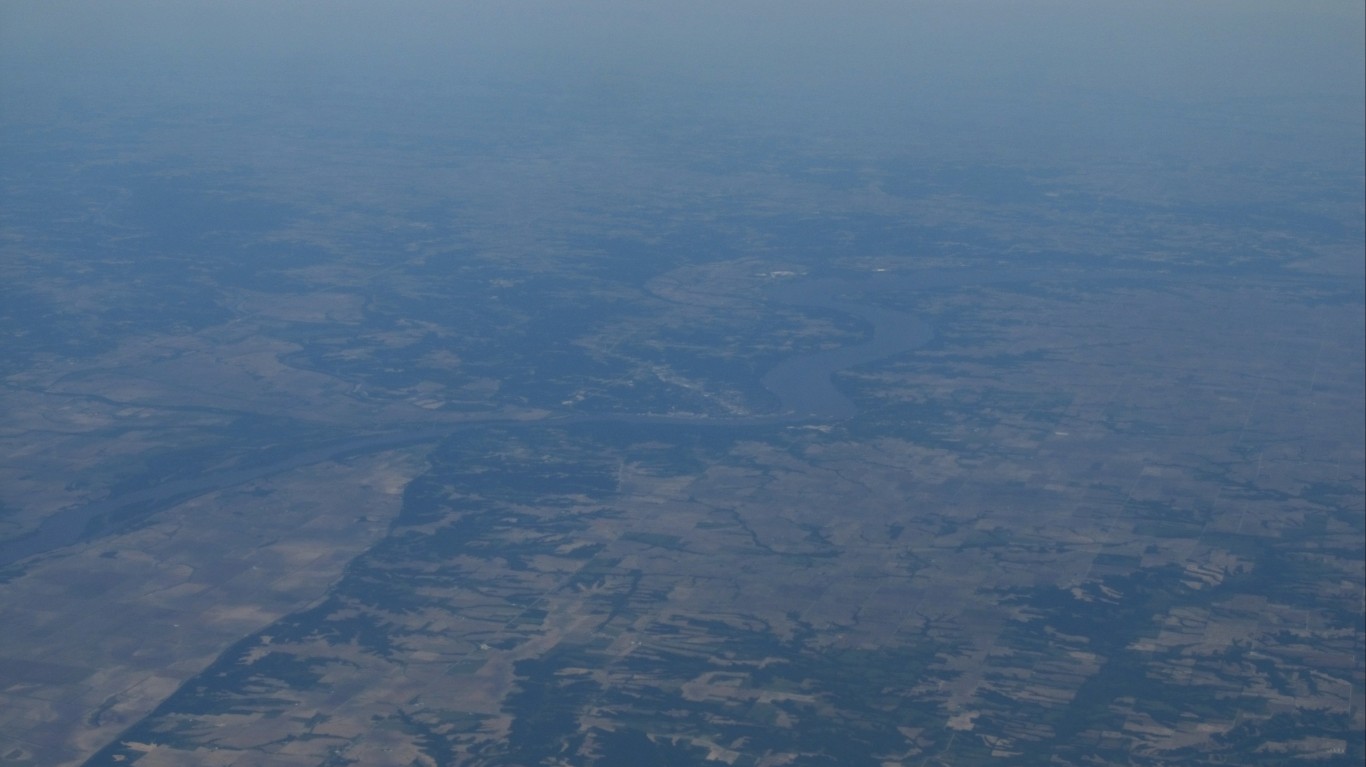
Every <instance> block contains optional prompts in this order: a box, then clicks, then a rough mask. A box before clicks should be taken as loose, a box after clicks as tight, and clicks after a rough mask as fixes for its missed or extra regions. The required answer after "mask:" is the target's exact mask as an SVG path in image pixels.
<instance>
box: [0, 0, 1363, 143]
mask: <svg viewBox="0 0 1366 767" xmlns="http://www.w3.org/2000/svg"><path fill="white" fill-rule="evenodd" d="M1363 24H1366V14H1364V13H1363V3H1361V2H1360V0H1327V1H1321V2H1315V1H1313V0H1310V1H1309V2H1301V1H1297V2H1284V1H1283V0H1261V1H1255V0H1254V1H1249V0H1217V1H1214V2H1188V1H1182V2H1166V1H1163V2H1140V3H1095V2H1059V1H1056V0H1041V1H1039V2H1005V1H1003V0H976V1H973V0H966V1H965V0H955V1H954V2H937V1H936V2H890V1H888V2H873V1H870V0H855V1H854V2H840V3H834V2H778V1H777V0H767V1H765V2H743V1H742V2H731V1H727V2H720V1H715V2H713V1H710V0H701V1H698V0H692V1H690V2H673V1H668V2H649V3H643V2H626V1H625V0H589V1H584V2H550V1H548V0H530V1H527V2H517V1H516V0H497V1H496V2H460V3H451V2H383V3H381V2H358V1H356V0H350V1H343V2H326V3H323V2H290V3H281V2H275V1H274V0H269V1H261V2H256V1H254V0H249V1H247V2H242V1H237V2H181V1H179V0H131V1H125V2H116V3H111V2H103V1H102V0H56V1H53V0H41V1H38V0H9V1H8V2H6V3H4V4H3V5H0V35H3V37H0V51H3V53H0V66H3V69H0V74H2V76H3V80H2V81H0V98H3V101H0V107H3V109H4V112H5V116H4V118H3V119H6V120H11V121H17V122H25V121H26V120H29V119H33V120H38V121H39V122H41V121H43V120H47V119H56V118H54V117H51V116H50V114H51V113H50V112H49V110H50V108H51V107H52V105H53V104H65V105H67V107H70V105H71V104H73V103H81V104H84V105H86V106H87V107H88V108H93V109H96V110H98V109H99V108H100V105H101V104H103V103H106V102H108V103H117V104H118V106H119V107H120V109H123V110H124V111H127V110H128V109H129V108H132V109H134V110H136V109H137V108H138V104H144V105H145V108H146V109H148V110H153V109H157V108H160V107H162V106H164V105H165V104H166V103H174V102H176V101H177V100H178V99H181V100H184V99H189V100H191V101H193V102H195V103H205V102H211V101H212V100H214V99H220V100H221V101H222V102H223V103H233V102H235V101H241V102H244V103H245V102H246V101H252V100H255V101H256V102H259V103H260V104H262V105H264V106H263V107H262V108H263V109H268V108H269V106H270V105H271V104H286V103H296V102H301V101H303V102H306V100H307V99H308V98H312V97H316V94H318V93H324V92H326V93H331V92H344V93H348V94H350V95H351V97H355V98H364V97H365V95H366V94H367V93H368V94H373V95H375V96H376V97H379V96H381V95H383V96H386V97H387V96H392V95H393V94H394V93H409V94H411V97H412V102H411V103H413V104H418V103H419V102H423V101H426V102H431V101H434V100H440V99H442V98H443V94H450V93H454V92H457V91H460V90H461V89H469V88H484V89H486V90H489V89H492V90H493V91H495V92H496V93H497V94H501V96H502V97H504V98H506V99H507V100H509V101H510V102H511V103H516V102H517V100H519V99H523V100H526V99H530V100H535V99H545V98H553V99H558V100H560V101H561V102H563V103H565V104H569V105H570V106H571V107H572V108H574V109H577V110H579V111H580V112H583V113H590V112H592V111H593V110H604V111H603V114H602V115H601V116H600V119H602V120H603V121H611V120H620V119H624V118H623V117H622V114H623V113H622V112H621V111H620V110H618V109H617V107H621V106H622V105H625V106H626V107H630V106H632V103H633V102H649V104H650V105H651V106H650V109H654V110H661V109H674V110H675V112H674V113H671V114H670V116H669V119H673V120H678V121H688V120H698V121H704V122H705V121H707V120H716V119H734V120H738V121H741V122H744V121H748V122H749V123H751V124H753V125H754V126H757V127H758V128H759V129H761V130H768V131H771V132H773V133H775V134H783V133H793V134H796V133H800V132H802V131H813V132H825V133H828V134H831V135H839V134H841V133H843V134H848V135H850V136H853V135H856V134H865V135H870V134H873V133H880V134H882V135H884V136H893V137H897V136H906V137H907V140H908V141H913V140H919V141H921V142H922V143H925V142H928V143H929V144H930V145H934V144H935V142H938V141H946V142H947V141H951V140H954V139H955V138H956V137H962V136H967V137H969V140H971V141H975V142H977V145H978V146H980V147H981V151H984V152H987V151H991V150H992V146H993V145H1001V146H1006V145H1018V146H1019V147H1021V149H1020V150H1018V151H1034V152H1047V151H1050V150H1057V151H1082V150H1083V149H1084V148H1086V147H1091V148H1093V151H1095V152H1098V153H1115V152H1123V151H1129V149H1133V148H1137V149H1136V151H1146V152H1157V153H1163V152H1165V153H1168V154H1171V153H1176V154H1180V153H1190V154H1192V156H1194V155H1196V154H1205V153H1214V154H1216V155H1217V154H1222V155H1224V157H1225V158H1226V159H1228V160H1229V161H1234V160H1237V161H1243V160H1246V159H1248V158H1255V157H1257V156H1260V155H1267V154H1268V153H1271V152H1273V150H1270V149H1268V148H1267V145H1266V143H1265V142H1266V141H1269V140H1270V141H1273V143H1275V144H1276V145H1277V147H1278V148H1277V149H1275V150H1274V153H1276V154H1278V155H1279V156H1280V157H1281V159H1284V160H1289V161H1295V162H1300V161H1304V162H1310V161H1312V162H1316V163H1327V162H1339V163H1345V164H1347V165H1349V166H1352V167H1359V166H1360V165H1361V164H1362V162H1363V161H1362V147H1361V143H1362V142H1361V140H1360V137H1361V132H1362V113H1363V108H1364V107H1363V93H1364V92H1366V82H1364V79H1363V71H1366V58H1364V56H1363V41H1362V28H1363ZM628 111H629V110H628ZM405 116H406V115H405V113H404V112H403V111H402V110H399V111H397V112H395V113H394V114H393V117H394V118H395V119H396V120H401V119H404V118H405ZM408 117H411V116H408ZM414 119H415V118H414ZM1272 134H1274V135H1272ZM1003 151H1009V150H1003ZM1297 158H1298V159H1297Z"/></svg>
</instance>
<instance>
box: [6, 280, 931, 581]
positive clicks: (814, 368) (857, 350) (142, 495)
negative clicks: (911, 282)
mask: <svg viewBox="0 0 1366 767" xmlns="http://www.w3.org/2000/svg"><path fill="white" fill-rule="evenodd" d="M891 285H892V286H893V287H894V286H895V285H896V281H892V282H891ZM917 286H918V287H926V286H927V285H926V284H925V283H924V281H923V280H921V281H920V282H919V283H918V285H917ZM878 287H879V286H874V285H872V284H871V283H870V282H865V281H861V280H848V279H834V278H830V279H817V280H795V281H791V282H782V283H779V284H776V285H775V286H773V287H771V288H770V289H769V290H768V291H766V296H765V297H766V299H768V300H769V301H771V302H773V303H777V304H783V305H790V306H799V307H820V308H824V309H833V310H835V311H839V312H843V313H845V314H849V315H852V316H854V317H858V318H859V319H861V320H863V321H865V322H867V323H868V324H869V325H871V326H872V329H873V332H872V335H871V337H869V338H868V339H867V340H865V341H863V342H861V343H857V344H853V345H850V346H844V347H840V348H837V349H828V350H823V351H819V352H813V353H810V354H803V355H798V356H795V357H792V358H790V359H787V360H785V361H783V362H781V363H779V364H778V365H776V366H774V367H773V369H772V370H770V371H769V372H768V373H767V374H765V375H764V377H763V385H764V387H765V388H767V389H768V390H769V391H771V392H772V393H773V394H775V395H777V397H778V399H779V401H780V402H781V403H782V406H781V408H780V412H779V413H777V414H774V415H765V416H729V417H714V418H701V417H685V416H667V415H645V414H639V415H633V414H614V413H602V414H568V415H564V416H560V417H551V418H546V419H541V420H534V421H528V420H524V419H516V418H512V417H504V416H498V415H490V416H489V417H487V418H480V419H478V420H470V421H469V422H468V423H467V424H465V425H460V426H450V425H447V426H441V427H433V428H430V429H419V430H409V431H405V432H402V433H394V434H379V435H369V436H365V437H357V438H354V439H347V440H344V441H341V442H335V443H332V444H329V445H323V446H320V447H316V448H311V449H308V450H304V451H302V452H300V453H296V454H294V455H293V456H290V457H288V458H284V459H282V460H279V461H275V462H273V463H270V464H268V465H262V466H254V467H248V468H241V469H232V470H227V471H220V472H214V473H212V474H206V475H203V476H200V477H195V478H193V479H185V480H175V481H171V482H164V483H162V484H160V485H157V486H156V487H151V488H147V489H145V490H139V491H134V492H129V493H123V494H120V495H119V496H117V497H115V498H110V499H106V500H102V501H96V502H94V503H90V504H86V505H84V506H74V507H71V508H67V509H63V510H61V511H58V512H57V513H55V514H52V515H50V516H48V517H47V518H45V519H44V520H43V522H42V523H41V524H40V525H39V526H38V528H37V529H36V530H35V531H33V532H32V533H29V534H28V535H25V536H22V537H20V538H15V539H13V540H9V541H5V542H3V543H0V567H5V566H8V565H10V564H13V563H15V562H18V561H20V560H23V559H27V558H29V557H32V556H35V555H38V554H42V553H45V552H48V551H53V550H55V549H59V548H62V547H64V546H70V545H72V544H74V543H79V542H80V541H82V540H85V539H87V538H91V537H95V536H97V535H98V534H99V532H100V531H99V529H96V528H97V526H98V523H99V522H100V521H102V520H107V519H109V518H111V517H112V516H114V515H115V514H121V515H122V516H124V517H125V518H135V517H141V516H145V515H147V514H151V513H154V512H155V511H158V510H161V509H165V508H168V507H170V506H172V505H174V504H176V503H179V502H182V501H185V500H188V499H190V498H194V497H196V496H199V495H203V494H204V493H208V492H212V491H215V490H222V489H226V488H230V487H234V486H237V485H241V484H244V483H246V482H251V481H253V480H256V479H260V478H262V477H267V476H270V475H273V474H279V473H281V472H285V471H289V470H291V469H297V468H302V467H304V466H310V465H313V464H316V463H321V462H323V461H327V460H330V459H333V458H338V457H341V456H345V455H355V454H362V453H372V452H377V451H380V450H389V449H392V448H396V447H403V446H405V445H415V444H422V443H426V442H440V441H441V440H444V439H446V438H447V437H449V436H451V435H452V434H454V433H455V432H457V431H459V430H461V429H463V428H471V427H476V426H482V425H487V424H498V425H500V426H516V427H520V428H535V427H542V426H563V425H567V424H579V423H602V422H615V423H633V424H660V425H679V426H697V427H708V428H716V427H729V428H736V427H745V426H762V425H771V424H780V423H794V422H801V421H810V420H844V419H847V418H849V417H851V416H853V415H854V414H855V413H856V412H857V410H856V408H855V406H854V403H853V402H851V401H850V400H849V398H848V397H846V396H844V394H843V393H841V392H840V391H839V389H837V388H836V387H835V384H834V380H833V377H834V374H835V373H837V372H839V371H841V370H847V369H849V368H851V367H854V366H857V365H862V364H865V363H868V362H872V361H874V360H878V359H882V358H884V357H890V356H892V355H895V354H901V353H904V352H907V351H911V350H913V349H917V348H919V347H921V346H924V345H925V344H926V343H928V342H929V340H930V339H931V338H932V337H933V329H932V328H931V326H930V325H929V324H928V323H926V322H925V321H924V320H921V319H919V318H917V317H915V316H914V315H911V314H907V313H905V312H897V311H892V310H888V309H882V308H878V307H874V306H868V305H866V304H862V303H857V302H854V301H849V300H844V299H841V298H838V296H839V295H840V294H841V293H842V292H855V293H866V292H867V291H868V290H870V289H874V290H876V289H878ZM880 287H881V288H882V289H884V290H885V289H886V285H885V284H884V285H882V286H880Z"/></svg>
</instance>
